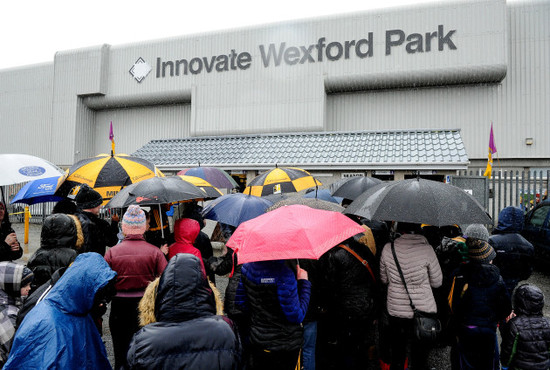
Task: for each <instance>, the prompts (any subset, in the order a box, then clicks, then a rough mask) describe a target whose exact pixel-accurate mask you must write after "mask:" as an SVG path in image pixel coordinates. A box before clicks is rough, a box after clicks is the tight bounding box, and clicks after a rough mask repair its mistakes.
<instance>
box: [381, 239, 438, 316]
mask: <svg viewBox="0 0 550 370" xmlns="http://www.w3.org/2000/svg"><path fill="white" fill-rule="evenodd" d="M394 244H395V253H396V255H397V260H398V261H399V265H400V266H401V270H402V271H403V275H404V277H405V282H406V283H407V288H408V290H409V293H410V295H411V299H412V301H413V304H414V305H415V306H416V308H417V309H418V310H420V311H423V312H431V313H435V312H437V306H436V303H435V299H434V295H433V293H432V288H438V287H440V286H441V284H442V281H443V273H442V272H441V267H440V266H439V262H438V260H437V256H436V255H435V252H434V249H433V248H432V246H431V245H430V244H429V243H428V240H427V239H426V238H425V237H424V236H422V235H419V234H404V235H402V236H400V237H399V238H397V239H396V240H395V241H394ZM380 281H381V282H382V283H383V284H387V285H388V298H387V308H388V313H389V314H390V315H391V316H394V317H400V318H405V319H411V318H412V317H413V311H412V308H411V305H410V301H409V295H408V294H407V291H406V290H405V286H404V285H403V282H402V281H401V276H400V275H399V271H398V270H397V265H396V263H395V260H394V258H393V253H392V251H391V243H388V244H386V245H385V246H384V249H383V250H382V256H381V258H380Z"/></svg>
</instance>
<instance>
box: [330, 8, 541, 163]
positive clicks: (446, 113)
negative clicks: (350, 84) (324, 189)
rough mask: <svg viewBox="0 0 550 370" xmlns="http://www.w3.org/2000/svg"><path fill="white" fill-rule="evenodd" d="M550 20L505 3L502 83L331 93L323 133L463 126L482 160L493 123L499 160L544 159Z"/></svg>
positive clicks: (469, 149)
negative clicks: (505, 47)
mask: <svg viewBox="0 0 550 370" xmlns="http://www.w3.org/2000/svg"><path fill="white" fill-rule="evenodd" d="M549 20H550V2H542V1H541V2H537V3H535V5H533V4H532V3H531V4H525V3H512V4H509V5H508V34H509V35H508V37H509V38H510V42H509V45H510V46H509V57H508V58H509V62H508V73H507V75H506V78H505V79H504V80H503V81H502V83H500V84H485V85H466V86H456V87H453V86H448V87H435V88H421V89H400V90H382V91H369V92H361V93H348V94H330V95H328V97H327V129H328V130H385V129H398V128H461V129H462V137H463V139H464V143H465V145H466V149H467V152H468V156H469V157H470V158H485V157H486V156H487V150H488V142H489V130H490V125H491V122H493V125H494V135H495V140H496V145H497V149H498V157H499V158H537V157H538V158H545V157H546V158H548V157H550V147H549V146H548V141H549V138H550V108H549V107H550V104H549V102H550V67H549V66H550V22H549ZM472 21H474V22H481V21H482V20H479V19H477V20H475V19H474V20H472ZM526 138H533V139H534V144H533V145H530V146H528V145H526V144H525V139H526Z"/></svg>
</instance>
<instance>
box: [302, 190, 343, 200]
mask: <svg viewBox="0 0 550 370" xmlns="http://www.w3.org/2000/svg"><path fill="white" fill-rule="evenodd" d="M304 198H313V199H321V200H325V201H327V202H332V203H338V204H340V202H341V201H342V198H340V200H338V199H336V198H335V197H333V196H332V195H331V194H330V190H329V189H315V190H312V191H308V192H307V193H305V194H304Z"/></svg>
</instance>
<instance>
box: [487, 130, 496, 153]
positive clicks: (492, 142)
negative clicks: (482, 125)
mask: <svg viewBox="0 0 550 370" xmlns="http://www.w3.org/2000/svg"><path fill="white" fill-rule="evenodd" d="M489 151H490V152H491V154H494V153H496V152H497V147H496V145H495V137H494V136H493V122H491V135H490V136H489Z"/></svg>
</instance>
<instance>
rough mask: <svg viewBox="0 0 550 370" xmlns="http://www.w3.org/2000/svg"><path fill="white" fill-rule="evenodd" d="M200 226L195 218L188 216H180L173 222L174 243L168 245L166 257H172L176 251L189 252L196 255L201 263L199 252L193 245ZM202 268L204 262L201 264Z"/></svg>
mask: <svg viewBox="0 0 550 370" xmlns="http://www.w3.org/2000/svg"><path fill="white" fill-rule="evenodd" d="M200 231H201V227H200V225H199V223H198V222H197V221H196V220H193V219H190V218H180V219H179V220H177V221H176V223H175V224H174V240H175V242H174V244H172V245H171V246H170V249H169V251H168V257H169V258H172V257H174V256H175V255H176V254H178V253H189V254H192V255H194V256H196V257H197V258H198V259H199V260H200V261H201V263H203V262H202V255H201V252H200V251H199V250H198V249H197V248H195V247H194V246H193V243H194V242H195V239H197V236H198V235H199V232H200ZM202 266H203V268H204V264H203V265H202Z"/></svg>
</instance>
